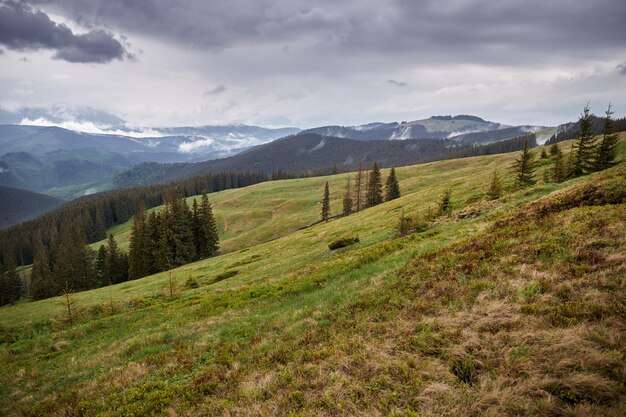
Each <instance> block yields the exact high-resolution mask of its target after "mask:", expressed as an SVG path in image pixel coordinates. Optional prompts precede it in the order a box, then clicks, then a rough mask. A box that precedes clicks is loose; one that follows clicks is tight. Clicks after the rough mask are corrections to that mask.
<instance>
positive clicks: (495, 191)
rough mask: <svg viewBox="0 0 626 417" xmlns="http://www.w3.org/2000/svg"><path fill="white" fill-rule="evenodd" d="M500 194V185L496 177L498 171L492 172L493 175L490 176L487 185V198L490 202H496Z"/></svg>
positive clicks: (498, 177) (497, 176)
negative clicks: (489, 181) (489, 182)
mask: <svg viewBox="0 0 626 417" xmlns="http://www.w3.org/2000/svg"><path fill="white" fill-rule="evenodd" d="M501 194H502V185H501V183H500V176H499V175H498V170H497V169H494V170H493V175H492V176H491V185H489V192H488V193H487V196H488V197H489V199H490V200H497V199H498V198H500V195H501Z"/></svg>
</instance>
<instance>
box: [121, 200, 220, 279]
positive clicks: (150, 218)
mask: <svg viewBox="0 0 626 417" xmlns="http://www.w3.org/2000/svg"><path fill="white" fill-rule="evenodd" d="M218 249H219V237H218V232H217V224H216V222H215V218H214V217H213V210H212V208H211V204H210V203H209V199H208V197H207V195H206V193H204V194H202V198H201V202H200V204H199V205H198V203H197V201H196V199H194V200H193V204H192V206H191V207H189V205H188V204H187V201H186V200H185V199H184V198H182V197H180V196H168V197H166V200H165V205H164V206H163V209H162V210H161V211H159V212H158V213H157V212H155V211H152V212H151V213H150V214H146V212H145V211H141V212H140V213H138V214H137V215H136V216H135V219H134V222H133V227H132V231H131V238H130V249H129V254H128V258H129V259H128V263H129V270H128V274H129V276H130V278H131V279H136V278H141V277H144V276H147V275H151V274H154V273H156V272H161V271H166V270H169V269H172V268H176V267H178V266H181V265H184V264H186V263H189V262H194V261H197V260H199V259H204V258H208V257H210V256H214V255H216V254H217V251H218Z"/></svg>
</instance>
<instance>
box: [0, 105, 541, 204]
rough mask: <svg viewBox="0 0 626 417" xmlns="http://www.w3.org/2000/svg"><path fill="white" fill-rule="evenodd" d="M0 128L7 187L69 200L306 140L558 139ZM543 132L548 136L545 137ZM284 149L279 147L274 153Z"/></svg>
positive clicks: (487, 132)
mask: <svg viewBox="0 0 626 417" xmlns="http://www.w3.org/2000/svg"><path fill="white" fill-rule="evenodd" d="M0 122H7V123H6V124H2V125H0V185H3V186H9V187H17V188H23V189H27V190H31V191H36V192H42V193H46V194H49V195H53V196H56V197H61V198H66V199H68V198H70V199H71V198H75V197H78V196H81V195H85V194H91V193H94V192H98V191H103V190H107V189H111V188H114V187H115V186H116V184H114V183H113V178H114V177H115V176H116V175H119V174H121V173H123V172H124V171H126V170H128V169H130V168H132V167H134V166H136V165H138V164H141V163H144V162H156V163H164V164H170V163H191V162H201V161H207V160H214V159H219V158H227V157H230V156H233V155H236V154H238V153H241V152H243V151H246V150H249V149H253V148H257V147H259V146H263V145H265V144H268V143H270V142H272V141H274V140H276V139H279V138H289V137H291V136H294V135H301V134H314V135H320V136H322V137H334V138H345V139H353V140H355V141H356V142H350V143H351V144H352V145H350V146H353V147H355V148H359V149H358V150H357V149H355V155H356V154H360V152H362V149H360V148H362V146H361V145H359V144H358V142H359V141H371V140H393V141H396V140H419V139H449V140H450V142H449V143H451V144H454V143H458V144H462V145H468V144H484V143H490V142H494V141H500V140H505V139H508V138H512V137H515V136H519V135H521V134H524V133H529V132H532V133H536V134H537V138H538V141H539V142H540V143H541V142H543V141H545V139H547V137H549V136H550V135H551V134H552V133H553V130H550V129H551V128H545V127H541V126H508V125H504V124H501V123H497V122H492V121H487V120H484V119H482V118H480V117H476V116H471V115H458V116H433V117H430V118H427V119H421V120H414V121H409V122H407V121H402V122H392V123H383V122H372V123H367V124H363V125H359V126H339V125H336V126H321V127H314V128H309V129H305V130H301V129H299V128H296V127H281V128H271V127H260V126H250V125H245V124H230V125H217V126H182V127H134V126H129V125H128V124H127V123H126V122H124V120H122V119H121V118H119V117H117V116H114V115H111V114H108V113H105V112H101V111H98V110H95V109H91V108H78V109H72V110H67V109H52V110H40V109H23V110H21V111H19V112H8V111H0ZM546 129H547V130H546ZM540 132H547V133H546V134H545V135H543V136H545V139H542V138H543V136H542V135H541V134H540ZM283 143H284V144H286V143H288V142H283ZM280 146H281V145H278V147H277V146H274V147H272V148H271V149H273V151H272V152H276V149H278V148H280ZM282 146H286V145H282ZM251 168H252V166H251Z"/></svg>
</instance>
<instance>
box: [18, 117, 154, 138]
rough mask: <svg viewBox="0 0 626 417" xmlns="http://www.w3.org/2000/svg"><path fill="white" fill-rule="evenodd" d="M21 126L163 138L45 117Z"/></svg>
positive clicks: (150, 132)
mask: <svg viewBox="0 0 626 417" xmlns="http://www.w3.org/2000/svg"><path fill="white" fill-rule="evenodd" d="M19 124H20V125H25V126H57V127H60V128H63V129H67V130H74V131H76V132H85V133H94V134H99V135H123V136H129V137H132V138H154V137H161V136H163V135H162V134H161V133H159V132H158V131H156V130H153V129H119V128H113V127H111V126H106V125H98V124H96V123H93V122H87V121H75V120H65V121H62V122H56V121H52V120H49V119H46V118H44V117H39V118H37V119H29V118H24V119H22V120H21V121H20V123H19Z"/></svg>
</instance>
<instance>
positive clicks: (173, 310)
mask: <svg viewBox="0 0 626 417" xmlns="http://www.w3.org/2000/svg"><path fill="white" fill-rule="evenodd" d="M622 144H623V143H622ZM623 151H624V147H623V146H622V154H624V152H623ZM514 157H515V155H497V156H489V157H480V158H469V159H463V160H458V161H445V162H437V163H432V164H426V165H420V166H413V167H405V168H402V169H400V170H398V175H399V178H400V180H401V183H400V184H401V188H402V190H403V197H401V198H400V199H398V200H395V201H393V202H389V203H385V204H382V205H380V206H377V207H374V208H371V209H367V210H365V211H363V212H360V213H357V214H354V215H351V216H349V217H345V218H338V219H334V220H331V221H329V222H327V223H322V224H318V225H315V226H313V227H310V228H306V229H303V230H298V231H294V232H292V233H287V231H289V230H290V229H291V228H293V230H295V229H297V228H299V227H300V226H302V225H306V224H309V223H310V222H312V221H314V220H316V218H317V215H318V213H317V212H318V209H317V207H316V204H315V202H316V201H317V200H319V195H320V194H321V190H322V184H323V182H325V181H326V180H328V181H329V182H331V189H333V190H334V194H333V206H334V210H335V211H338V209H339V207H340V206H339V204H340V203H339V199H340V194H341V192H342V190H343V184H344V181H345V177H344V176H342V175H338V176H334V177H327V178H310V179H306V180H297V181H280V182H273V183H267V184H259V185H256V186H253V187H249V188H247V189H242V190H229V191H226V192H222V193H218V194H216V195H215V196H214V198H213V200H212V201H213V203H214V205H215V207H216V212H217V213H220V212H221V213H223V214H224V216H225V217H226V219H228V218H229V216H231V217H232V219H233V222H231V224H233V223H235V222H234V220H236V219H238V218H239V217H241V216H242V215H243V211H239V213H238V210H243V208H244V207H245V204H247V203H246V202H248V203H249V202H254V203H255V204H257V205H256V206H255V208H257V209H258V210H259V214H258V215H256V217H255V219H260V220H255V221H253V222H252V226H253V227H252V228H251V229H247V228H246V230H251V232H248V233H251V234H250V235H249V236H248V237H243V236H244V232H241V233H240V235H241V237H239V236H237V233H236V232H233V230H234V229H230V230H229V226H228V224H229V223H228V220H226V223H224V221H223V220H221V222H222V226H221V229H222V230H221V232H222V234H223V236H224V245H223V246H224V247H228V245H231V246H230V248H231V250H232V252H230V253H227V254H225V255H222V256H218V257H215V258H212V259H208V260H204V261H200V262H196V263H193V264H189V265H186V266H183V267H181V268H178V269H176V270H174V271H172V272H171V273H167V272H166V273H161V274H157V275H154V276H150V277H146V278H143V279H140V280H137V281H133V282H127V283H124V284H120V285H116V286H112V287H107V288H101V289H98V290H93V291H87V292H84V293H79V294H76V295H75V296H74V297H73V301H74V307H75V313H74V319H75V323H74V324H72V325H70V324H69V323H68V322H67V320H66V316H65V313H64V307H63V305H62V304H61V300H60V299H59V298H57V299H49V300H44V301H39V302H33V303H23V304H19V305H16V306H11V307H4V308H2V309H0V329H1V330H0V338H1V339H0V340H1V341H2V344H1V345H0V360H1V361H2V363H3V367H2V371H0V382H1V383H0V409H1V410H3V412H4V414H9V415H45V414H48V415H107V416H118V415H119V416H122V415H124V416H126V415H137V416H139V415H198V416H200V415H251V416H252V415H288V414H292V415H373V416H375V415H396V416H399V415H406V416H414V415H424V416H429V415H502V414H505V415H528V414H534V415H616V416H617V415H623V414H624V412H625V411H626V409H625V408H624V405H623V404H625V402H624V399H625V398H626V397H625V394H626V391H625V389H624V386H625V385H624V384H625V382H626V379H625V377H624V375H626V369H625V367H624V355H625V354H626V344H625V343H624V340H625V339H624V336H625V334H624V328H625V327H624V326H625V324H626V322H625V316H626V313H625V311H626V310H625V307H624V299H626V297H625V296H626V294H625V292H624V281H623V276H624V272H625V267H624V265H625V258H624V253H626V239H625V236H626V233H624V231H625V230H626V227H625V226H626V214H625V213H626V204H625V198H626V166H624V164H622V165H620V166H618V167H615V168H612V169H611V170H608V171H606V172H603V173H599V174H594V175H593V176H590V177H584V178H579V179H576V180H573V181H569V182H567V183H564V184H558V185H557V184H549V185H537V186H535V187H533V188H531V189H529V190H526V191H521V192H515V193H508V194H506V195H505V197H503V198H501V199H500V200H497V201H495V202H490V201H486V200H484V199H483V198H482V195H483V193H484V192H485V190H486V188H487V186H488V183H489V176H490V172H491V170H492V169H493V168H494V167H496V166H498V167H501V168H502V169H504V167H506V166H508V165H509V164H510V162H511V161H512V160H513V158H514ZM540 176H541V172H539V175H538V177H540ZM450 187H451V188H452V190H453V193H452V197H453V201H454V207H455V211H454V213H453V214H452V215H450V216H445V217H440V218H437V219H435V220H433V221H431V222H430V223H429V225H428V228H427V230H425V231H423V232H421V233H414V234H412V235H409V236H407V237H404V238H395V237H394V235H393V229H394V226H395V223H396V221H397V218H398V216H399V215H400V213H401V212H402V210H404V211H405V213H407V214H410V215H417V214H422V215H424V214H425V213H426V212H427V211H428V210H429V207H431V208H434V204H435V202H436V201H437V200H438V199H439V196H440V195H441V193H442V192H443V191H444V190H445V189H447V188H450ZM246 190H247V192H246ZM247 193H250V194H247ZM290 195H291V196H292V198H293V199H296V200H297V201H298V205H296V206H293V207H291V206H283V207H284V210H283V211H279V212H277V213H273V214H274V216H273V217H272V216H269V215H268V213H267V210H269V208H270V207H272V206H273V204H272V203H271V202H262V201H261V200H264V199H270V200H271V199H276V203H277V204H278V205H285V204H287V201H288V200H289V196H290ZM252 196H255V197H252ZM298 196H299V197H298ZM296 197H298V198H296ZM300 204H301V206H300ZM294 210H295V211H294ZM294 213H300V215H301V217H302V218H303V219H302V220H299V219H298V218H299V217H300V216H298V215H295V214H294ZM218 218H220V214H218ZM271 222H274V227H266V225H268V224H271ZM224 224H226V225H227V227H226V228H225V227H224ZM283 225H284V233H285V234H284V235H283V236H282V237H278V238H277V239H274V238H275V237H277V234H276V233H278V234H280V233H281V232H274V231H273V229H276V228H279V229H280V227H279V226H283ZM224 229H226V230H224ZM241 230H244V229H243V228H242V229H241ZM229 233H232V234H231V235H229ZM350 234H358V236H359V238H360V240H361V241H360V243H358V244H357V245H355V246H352V247H348V248H345V249H340V250H338V251H333V252H331V251H329V250H328V243H329V242H331V241H332V240H334V239H335V238H337V237H341V236H345V235H350ZM270 239H274V240H270ZM229 242H230V243H229ZM257 242H265V243H260V244H256V243H257ZM170 279H171V281H172V282H173V283H174V286H175V291H174V297H172V298H170V297H169V282H170Z"/></svg>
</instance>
